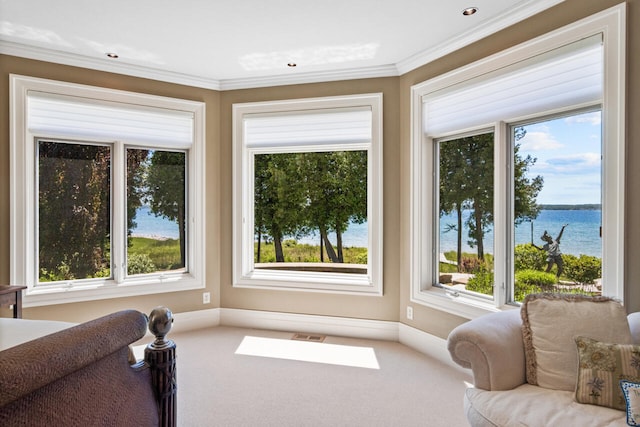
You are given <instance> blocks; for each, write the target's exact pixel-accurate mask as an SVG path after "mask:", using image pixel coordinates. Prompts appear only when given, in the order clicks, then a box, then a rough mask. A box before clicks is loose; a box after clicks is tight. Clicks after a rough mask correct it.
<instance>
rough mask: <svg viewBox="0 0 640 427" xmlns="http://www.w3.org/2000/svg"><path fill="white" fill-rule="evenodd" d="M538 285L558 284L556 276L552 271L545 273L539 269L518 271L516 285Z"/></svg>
mask: <svg viewBox="0 0 640 427" xmlns="http://www.w3.org/2000/svg"><path fill="white" fill-rule="evenodd" d="M518 284H520V285H521V286H538V287H540V288H551V287H552V286H553V285H555V284H556V276H555V274H552V273H545V272H544V271H537V270H522V271H518V272H516V286H518Z"/></svg>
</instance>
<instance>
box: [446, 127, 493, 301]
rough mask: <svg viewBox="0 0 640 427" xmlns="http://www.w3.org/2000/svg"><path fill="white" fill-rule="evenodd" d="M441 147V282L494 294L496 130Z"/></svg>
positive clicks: (462, 289) (449, 141) (458, 287)
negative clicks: (493, 227)
mask: <svg viewBox="0 0 640 427" xmlns="http://www.w3.org/2000/svg"><path fill="white" fill-rule="evenodd" d="M437 147H438V151H439V154H438V162H439V166H438V168H439V186H438V188H439V197H438V199H439V218H440V221H439V239H438V240H439V248H438V249H439V251H438V254H439V256H438V265H439V268H438V270H437V271H438V272H439V274H438V276H439V278H438V282H439V283H440V284H442V285H446V286H452V287H454V288H455V289H456V290H461V291H464V290H466V291H473V292H478V293H481V294H486V295H491V296H493V231H492V226H493V199H494V194H493V193H494V190H493V175H494V171H493V168H494V161H493V156H494V135H493V132H490V133H484V134H478V135H473V136H468V137H464V138H458V139H453V140H447V141H437Z"/></svg>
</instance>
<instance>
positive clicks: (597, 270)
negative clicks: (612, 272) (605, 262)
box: [562, 255, 602, 284]
mask: <svg viewBox="0 0 640 427" xmlns="http://www.w3.org/2000/svg"><path fill="white" fill-rule="evenodd" d="M562 261H563V263H564V276H566V277H567V278H568V279H569V280H571V281H573V282H575V283H583V284H592V283H595V281H596V279H598V278H599V277H602V262H601V261H600V258H597V257H594V256H590V255H580V257H579V258H578V257H576V256H575V255H562Z"/></svg>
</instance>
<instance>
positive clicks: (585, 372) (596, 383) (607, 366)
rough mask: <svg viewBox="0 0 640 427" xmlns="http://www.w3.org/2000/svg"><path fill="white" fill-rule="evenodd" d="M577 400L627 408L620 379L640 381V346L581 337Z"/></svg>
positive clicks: (578, 338) (577, 341)
mask: <svg viewBox="0 0 640 427" xmlns="http://www.w3.org/2000/svg"><path fill="white" fill-rule="evenodd" d="M576 346H577V349H578V360H579V363H578V382H577V384H576V401H578V402H580V403H588V404H592V405H600V406H608V407H609V408H615V409H620V410H625V409H626V403H625V400H624V395H623V393H622V388H621V387H620V380H630V381H638V380H640V372H639V369H640V346H637V345H633V344H611V343H603V342H600V341H596V340H593V339H591V338H587V337H577V338H576Z"/></svg>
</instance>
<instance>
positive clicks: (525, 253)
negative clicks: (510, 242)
mask: <svg viewBox="0 0 640 427" xmlns="http://www.w3.org/2000/svg"><path fill="white" fill-rule="evenodd" d="M546 266H547V254H546V252H545V251H541V250H539V249H536V248H535V247H534V246H533V245H532V244H530V243H525V244H520V245H516V247H515V250H514V268H515V270H516V271H520V270H544V269H545V268H546Z"/></svg>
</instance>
